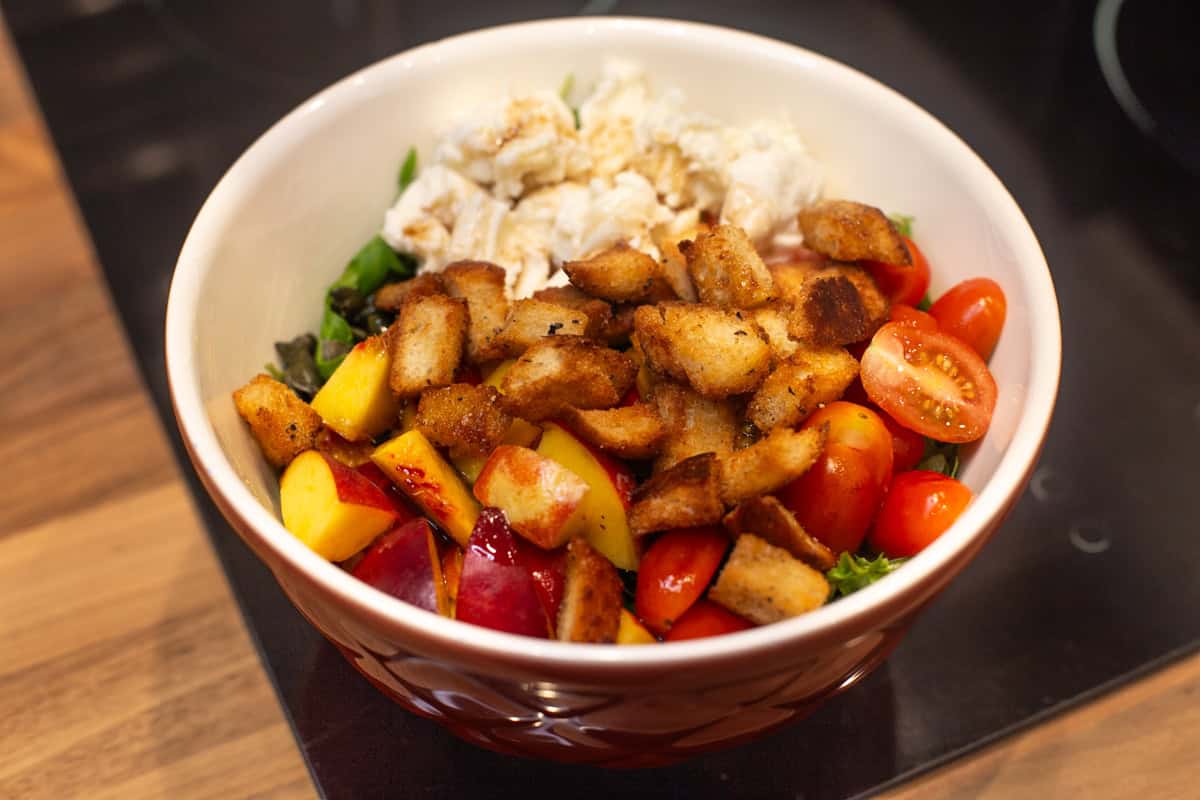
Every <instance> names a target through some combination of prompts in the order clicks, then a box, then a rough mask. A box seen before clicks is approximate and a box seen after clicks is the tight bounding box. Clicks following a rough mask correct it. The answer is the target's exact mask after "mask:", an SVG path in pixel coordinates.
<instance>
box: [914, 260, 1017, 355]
mask: <svg viewBox="0 0 1200 800" xmlns="http://www.w3.org/2000/svg"><path fill="white" fill-rule="evenodd" d="M1007 312H1008V302H1007V301H1006V300H1005V299H1004V290H1003V289H1001V288H1000V284H998V283H996V282H995V281H994V280H991V279H990V278H972V279H971V280H967V281H963V282H962V283H959V284H956V285H955V286H952V287H950V290H949V291H948V292H946V293H945V294H944V295H942V296H941V297H939V298H938V299H937V302H936V303H934V304H933V306H931V307H930V309H929V313H930V314H931V315H932V316H933V318H934V319H936V320H937V322H938V326H939V327H940V328H941V330H942V332H943V333H948V334H950V335H951V336H957V337H958V338H959V339H962V340H963V341H964V342H966V343H967V344H969V345H971V348H972V349H973V350H974V351H975V352H976V353H979V355H980V356H982V357H983V358H984V359H985V360H986V359H988V358H990V357H991V355H992V351H993V350H995V349H996V341H997V340H998V339H999V338H1000V331H1001V330H1002V329H1003V328H1004V317H1005V315H1006V314H1007Z"/></svg>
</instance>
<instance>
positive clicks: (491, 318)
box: [442, 261, 508, 364]
mask: <svg viewBox="0 0 1200 800" xmlns="http://www.w3.org/2000/svg"><path fill="white" fill-rule="evenodd" d="M442 281H443V283H444V284H445V286H446V294H448V295H450V296H451V297H458V298H461V299H463V300H465V301H466V302H467V317H468V323H467V360H468V361H470V362H471V363H472V364H480V363H482V362H483V361H485V360H486V359H484V358H483V355H484V354H485V353H486V352H487V350H488V346H489V345H490V343H491V341H492V337H493V336H494V335H495V334H496V331H497V330H499V329H500V328H501V327H502V326H503V325H504V320H505V317H507V316H508V298H507V297H506V296H505V294H504V268H503V267H500V266H497V265H495V264H491V263H488V262H487V261H456V262H455V263H453V264H451V265H449V266H448V267H446V269H445V270H444V271H443V272H442Z"/></svg>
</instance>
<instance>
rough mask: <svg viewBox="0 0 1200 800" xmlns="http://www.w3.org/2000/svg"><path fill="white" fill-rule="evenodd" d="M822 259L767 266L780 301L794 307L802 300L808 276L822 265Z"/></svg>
mask: <svg viewBox="0 0 1200 800" xmlns="http://www.w3.org/2000/svg"><path fill="white" fill-rule="evenodd" d="M824 261H825V260H824V259H823V258H821V259H819V260H809V259H797V260H792V261H785V262H781V263H771V264H768V265H767V270H768V271H769V272H770V273H771V278H772V280H774V281H775V293H776V295H777V296H778V297H779V299H780V300H781V301H783V302H784V303H787V304H788V305H795V304H797V303H800V302H802V301H803V300H804V284H805V282H807V281H808V278H809V276H810V275H812V274H813V273H814V272H816V271H817V270H818V269H820V268H821V266H822V265H823V263H824Z"/></svg>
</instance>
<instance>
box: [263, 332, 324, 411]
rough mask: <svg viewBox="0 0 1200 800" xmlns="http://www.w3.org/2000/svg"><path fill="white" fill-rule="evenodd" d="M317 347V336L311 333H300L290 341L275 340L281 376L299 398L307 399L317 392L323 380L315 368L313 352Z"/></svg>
mask: <svg viewBox="0 0 1200 800" xmlns="http://www.w3.org/2000/svg"><path fill="white" fill-rule="evenodd" d="M316 347H317V337H315V336H313V335H312V334H311V333H302V334H300V335H299V336H297V337H296V338H295V339H292V340H291V341H290V342H276V343H275V352H277V353H278V354H279V360H280V361H281V362H283V376H284V377H283V378H281V379H280V380H283V381H286V383H287V385H288V386H290V387H292V391H294V392H295V393H296V394H298V395H300V397H301V398H304V399H309V398H311V397H312V396H313V395H315V394H316V393H317V391H318V390H319V389H320V388H321V384H322V383H324V381H323V380H322V378H321V373H320V371H319V370H318V369H317V364H316V361H314V360H313V353H314V351H315V350H316Z"/></svg>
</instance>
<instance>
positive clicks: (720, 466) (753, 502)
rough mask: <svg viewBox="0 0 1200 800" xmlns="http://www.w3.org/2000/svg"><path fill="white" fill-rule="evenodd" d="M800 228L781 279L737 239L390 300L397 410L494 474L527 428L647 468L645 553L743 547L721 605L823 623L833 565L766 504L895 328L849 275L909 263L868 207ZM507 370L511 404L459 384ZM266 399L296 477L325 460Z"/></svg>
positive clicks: (730, 566)
mask: <svg viewBox="0 0 1200 800" xmlns="http://www.w3.org/2000/svg"><path fill="white" fill-rule="evenodd" d="M800 228H801V231H802V233H803V235H804V242H805V248H804V249H798V250H796V251H794V252H792V253H790V254H776V255H775V256H774V257H773V258H772V259H771V262H770V263H768V262H766V261H764V259H763V258H762V257H761V256H760V254H759V253H758V252H756V250H755V248H754V246H753V245H752V243H751V242H750V240H749V239H748V237H747V236H746V234H745V233H744V232H743V231H742V230H741V229H740V228H736V227H733V226H728V225H717V226H710V225H707V224H704V225H701V226H700V228H698V229H697V230H695V231H692V232H689V234H688V236H687V238H686V239H683V240H681V241H675V242H660V246H661V250H662V252H663V254H664V255H663V258H662V260H655V259H654V258H652V257H650V256H649V255H647V254H645V253H643V252H640V251H638V250H635V249H632V248H629V247H626V246H623V245H622V246H617V247H614V248H612V249H610V250H608V251H606V252H603V253H600V254H599V255H596V256H595V257H593V258H590V259H588V260H585V261H575V262H570V263H566V264H563V265H562V269H563V271H564V272H565V273H566V276H567V277H568V278H569V279H570V285H569V286H562V287H556V288H548V289H543V290H541V291H539V292H536V293H535V294H534V295H533V296H532V297H531V298H528V299H520V300H515V301H510V300H509V299H508V298H507V297H506V295H505V288H504V287H505V273H504V269H503V268H502V267H500V266H497V265H495V264H491V263H486V262H477V261H464V262H459V263H456V264H452V265H450V266H448V267H447V268H446V269H445V270H443V271H442V272H437V273H434V272H429V273H424V274H421V275H418V276H417V277H415V278H413V279H411V280H407V281H404V282H401V283H395V284H390V285H387V286H384V287H383V288H382V289H380V290H379V291H378V292H377V293H376V296H375V305H376V307H378V308H382V309H388V310H391V311H394V312H396V314H397V316H396V320H395V322H394V323H393V324H392V325H391V326H390V327H389V328H388V329H387V331H386V332H385V333H384V334H382V341H383V342H384V344H385V345H386V348H387V351H388V353H389V355H390V359H391V363H390V377H389V381H388V384H389V386H390V389H391V392H392V393H393V395H394V397H395V398H396V399H397V400H398V401H399V402H401V403H410V404H411V403H415V404H416V414H415V420H414V421H413V423H412V424H413V425H414V426H415V427H416V428H417V429H418V430H420V431H421V432H422V433H423V434H424V436H425V437H426V438H427V439H428V440H429V441H430V442H432V443H434V444H436V445H438V446H440V447H442V448H445V449H446V450H447V451H448V452H449V453H450V454H451V455H452V456H454V457H464V456H475V457H486V456H487V455H488V454H490V453H491V452H492V451H493V450H494V449H495V448H497V447H498V446H500V445H501V444H502V443H504V442H505V437H506V435H507V434H508V432H509V431H510V430H511V429H512V426H513V424H514V421H519V420H520V421H524V422H525V423H527V424H536V423H538V422H540V421H544V420H549V419H557V420H560V421H563V422H565V423H566V424H567V426H569V428H570V429H571V430H572V431H574V432H576V433H577V434H578V435H579V436H580V437H582V438H583V439H585V440H586V441H587V442H589V443H590V444H591V445H592V446H594V447H595V448H597V449H599V450H601V451H604V452H606V453H609V454H611V455H613V456H616V457H618V458H622V459H631V460H638V461H644V462H646V464H647V467H646V471H647V473H648V474H649V477H648V478H647V479H646V480H645V481H644V482H643V483H642V484H641V485H640V486H639V487H638V488H637V489H636V491H635V492H634V496H633V504H632V507H631V508H630V509H629V512H628V521H629V525H630V528H631V530H632V532H633V534H634V535H635V536H645V535H647V534H651V533H654V532H657V531H664V530H669V529H674V528H685V527H692V526H698V525H710V524H724V525H725V527H726V528H727V529H728V530H729V531H730V532H731V534H732V535H733V536H734V537H736V543H735V546H734V549H733V552H732V554H731V556H730V558H729V559H728V561H727V562H726V564H725V566H724V568H723V569H722V571H721V573H720V575H719V577H718V579H717V581H716V583H715V584H714V586H713V588H712V590H711V592H710V595H709V596H710V598H711V599H713V600H714V601H716V602H718V603H721V604H722V605H724V606H726V607H727V608H729V609H730V610H732V611H734V612H735V613H737V614H739V615H741V616H743V617H745V618H747V619H749V620H751V621H753V622H757V623H767V622H773V621H776V620H779V619H782V618H784V617H787V616H793V615H795V614H799V613H803V612H805V611H809V610H811V609H813V608H815V607H817V606H820V605H821V604H823V603H824V602H825V601H826V599H827V598H828V596H829V587H828V584H827V583H826V581H825V578H824V575H823V573H824V571H826V570H828V569H829V568H831V567H832V566H833V564H834V560H835V554H834V553H831V552H830V551H829V549H828V548H826V547H825V546H824V545H823V544H821V543H820V542H819V541H816V540H815V539H813V538H812V537H810V536H809V535H807V534H806V533H805V531H804V530H803V529H802V528H801V526H800V525H799V524H798V523H797V522H796V520H795V518H794V517H793V516H792V514H791V512H789V511H788V510H787V509H786V508H784V507H783V505H782V504H781V503H780V502H779V501H778V500H777V499H775V498H774V497H773V496H771V493H772V492H775V491H776V490H778V489H780V488H781V487H783V486H785V485H786V484H788V483H789V482H791V481H793V480H795V479H796V478H797V477H799V476H800V475H801V474H803V473H804V471H805V470H807V469H808V468H809V467H810V466H811V465H812V464H813V463H814V461H815V460H816V459H817V457H818V456H819V455H820V453H821V450H822V447H823V446H824V437H825V432H824V431H823V430H816V429H809V430H798V427H799V426H800V424H801V423H802V422H804V420H805V419H806V418H807V417H808V416H809V415H810V414H811V413H812V412H814V411H815V410H816V409H818V408H819V407H820V406H822V405H823V404H825V403H829V402H831V401H833V400H836V399H838V398H839V397H841V395H842V393H843V392H844V391H845V390H846V389H847V387H849V386H850V384H851V383H852V382H853V381H854V380H855V378H856V377H857V375H858V362H857V361H856V359H855V358H854V357H853V356H852V355H851V354H850V353H849V352H848V351H847V350H846V345H849V344H852V343H857V342H863V341H866V340H868V339H869V338H870V337H871V335H872V334H873V333H874V332H875V330H876V329H877V328H879V327H880V326H881V325H882V324H883V323H884V322H885V321H886V320H887V318H888V314H889V304H888V301H887V299H886V297H885V296H884V295H883V294H882V293H881V291H880V290H879V288H878V287H877V286H876V285H875V283H874V281H873V280H872V278H871V277H870V276H869V275H868V273H867V272H866V271H864V270H862V269H860V268H858V267H856V266H854V265H852V264H850V263H847V262H852V261H858V260H862V259H871V260H878V261H884V262H887V263H893V264H907V263H911V259H910V254H909V252H908V250H907V247H906V245H905V243H904V240H903V238H902V237H901V236H900V234H899V233H898V231H897V230H896V228H895V227H894V226H893V224H892V223H891V222H890V221H889V220H888V219H887V217H886V216H885V215H884V214H883V213H882V212H880V211H879V210H878V209H876V208H873V207H870V206H866V205H863V204H860V203H854V202H849V201H838V200H835V201H825V202H822V203H819V204H817V205H815V206H813V207H810V208H809V209H806V210H805V211H804V212H802V213H801V215H800ZM510 359H515V362H514V363H512V364H511V366H509V367H508V369H507V371H506V372H505V373H504V375H503V378H502V380H501V381H500V382H499V385H498V386H489V385H484V384H474V383H465V382H461V381H457V379H456V376H461V375H462V374H463V372H462V371H463V369H464V368H465V367H468V366H473V367H476V368H477V369H478V370H479V372H480V373H481V374H485V375H486V374H487V371H488V369H489V368H491V367H492V366H494V365H496V364H498V363H500V362H503V361H505V360H510ZM262 380H263V379H262V378H261V377H260V379H256V381H258V382H259V383H258V385H257V387H256V388H255V389H254V391H253V392H247V390H241V391H242V392H243V396H242V397H241V398H240V399H239V400H238V403H239V410H240V411H241V412H242V415H243V416H244V417H245V418H246V419H247V421H248V422H250V424H251V427H252V429H253V431H254V433H255V434H256V436H257V437H258V439H259V441H260V443H261V444H262V445H263V448H264V452H265V453H266V454H267V456H268V458H270V459H271V460H272V461H273V462H274V463H276V464H278V465H282V464H286V462H287V461H288V460H289V459H290V456H294V455H295V454H296V453H298V452H300V451H301V450H303V449H307V448H310V447H315V446H317V438H318V437H317V432H318V430H319V428H320V425H319V419H318V420H317V421H316V422H315V423H314V421H313V418H312V416H311V409H308V407H307V406H306V405H305V404H304V403H303V402H302V401H300V400H299V399H298V398H296V397H295V396H294V395H292V394H291V392H289V391H288V390H287V389H286V387H284V388H283V392H284V393H286V397H284V396H283V395H281V394H279V392H278V391H277V390H271V391H269V390H268V387H267V386H266V385H265V384H264V383H262ZM456 381H457V382H456ZM252 386H254V384H252ZM277 386H281V385H277ZM297 404H298V405H297ZM301 407H302V408H301ZM305 412H309V413H305ZM256 420H258V421H259V423H258V424H256ZM264 420H265V422H264ZM610 594H611V593H610ZM605 596H608V595H605ZM609 599H610V601H611V602H618V603H619V597H617V598H616V599H615V600H613V599H612V598H611V597H610V598H609ZM568 627H570V628H572V629H574V628H576V627H578V626H568Z"/></svg>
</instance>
